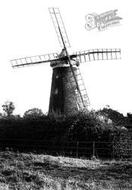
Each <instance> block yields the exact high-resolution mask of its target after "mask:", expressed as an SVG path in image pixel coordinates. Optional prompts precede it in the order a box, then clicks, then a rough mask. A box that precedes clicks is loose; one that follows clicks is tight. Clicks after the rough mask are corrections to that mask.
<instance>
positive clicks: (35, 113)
mask: <svg viewBox="0 0 132 190" xmlns="http://www.w3.org/2000/svg"><path fill="white" fill-rule="evenodd" d="M42 116H44V114H43V112H42V110H41V109H39V108H32V109H29V110H27V111H26V112H25V113H24V115H23V117H24V118H39V117H42Z"/></svg>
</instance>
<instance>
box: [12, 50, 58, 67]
mask: <svg viewBox="0 0 132 190" xmlns="http://www.w3.org/2000/svg"><path fill="white" fill-rule="evenodd" d="M57 57H58V54H57V53H50V54H45V55H37V56H32V57H24V58H20V59H13V60H11V64H12V67H22V66H25V65H35V64H40V63H47V62H54V61H56V60H58V58H57Z"/></svg>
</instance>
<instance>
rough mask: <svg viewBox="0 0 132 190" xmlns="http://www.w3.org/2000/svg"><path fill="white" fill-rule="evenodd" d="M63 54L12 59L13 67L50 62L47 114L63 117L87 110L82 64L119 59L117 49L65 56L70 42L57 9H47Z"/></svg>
mask: <svg viewBox="0 0 132 190" xmlns="http://www.w3.org/2000/svg"><path fill="white" fill-rule="evenodd" d="M49 13H50V15H51V18H52V21H53V24H54V27H55V30H56V33H57V36H58V40H59V43H60V46H61V48H62V51H61V52H60V54H58V53H52V54H46V55H38V56H33V57H25V58H20V59H14V60H12V61H11V62H12V66H13V67H22V66H27V65H34V64H41V63H47V62H49V63H50V66H51V67H52V69H53V74H52V84H51V93H50V102H49V115H50V116H53V117H55V118H64V117H65V116H68V115H71V114H74V113H76V112H78V111H79V110H84V109H86V110H87V109H88V106H89V98H88V95H87V91H86V88H85V85H84V82H83V79H82V76H81V73H80V70H79V64H80V63H82V62H89V61H96V60H109V59H110V60H112V59H119V58H120V53H121V51H120V49H94V50H87V51H79V52H75V53H73V54H71V55H70V54H69V53H68V48H69V47H70V43H69V39H68V36H67V33H66V30H65V27H64V23H63V20H62V17H61V14H60V11H59V9H58V8H49Z"/></svg>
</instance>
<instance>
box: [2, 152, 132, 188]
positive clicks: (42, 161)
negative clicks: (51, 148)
mask: <svg viewBox="0 0 132 190" xmlns="http://www.w3.org/2000/svg"><path fill="white" fill-rule="evenodd" d="M8 189H9V190H10V189H11V190H65V189H66V190H84V189H86V190H131V189H132V162H131V161H115V160H112V161H100V160H86V159H75V158H68V157H62V156H58V157H53V156H49V155H43V154H41V155H40V154H39V155H37V154H33V153H29V154H28V153H15V152H11V151H4V152H0V190H8Z"/></svg>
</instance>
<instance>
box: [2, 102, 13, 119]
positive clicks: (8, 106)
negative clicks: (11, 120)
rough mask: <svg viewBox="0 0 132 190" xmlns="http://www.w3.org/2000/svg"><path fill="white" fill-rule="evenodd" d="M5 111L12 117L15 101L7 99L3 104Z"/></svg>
mask: <svg viewBox="0 0 132 190" xmlns="http://www.w3.org/2000/svg"><path fill="white" fill-rule="evenodd" d="M2 108H3V111H4V112H5V114H6V116H7V117H10V116H11V115H12V114H13V111H14V110H15V106H14V103H13V102H11V101H6V102H5V103H4V104H3V105H2Z"/></svg>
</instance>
